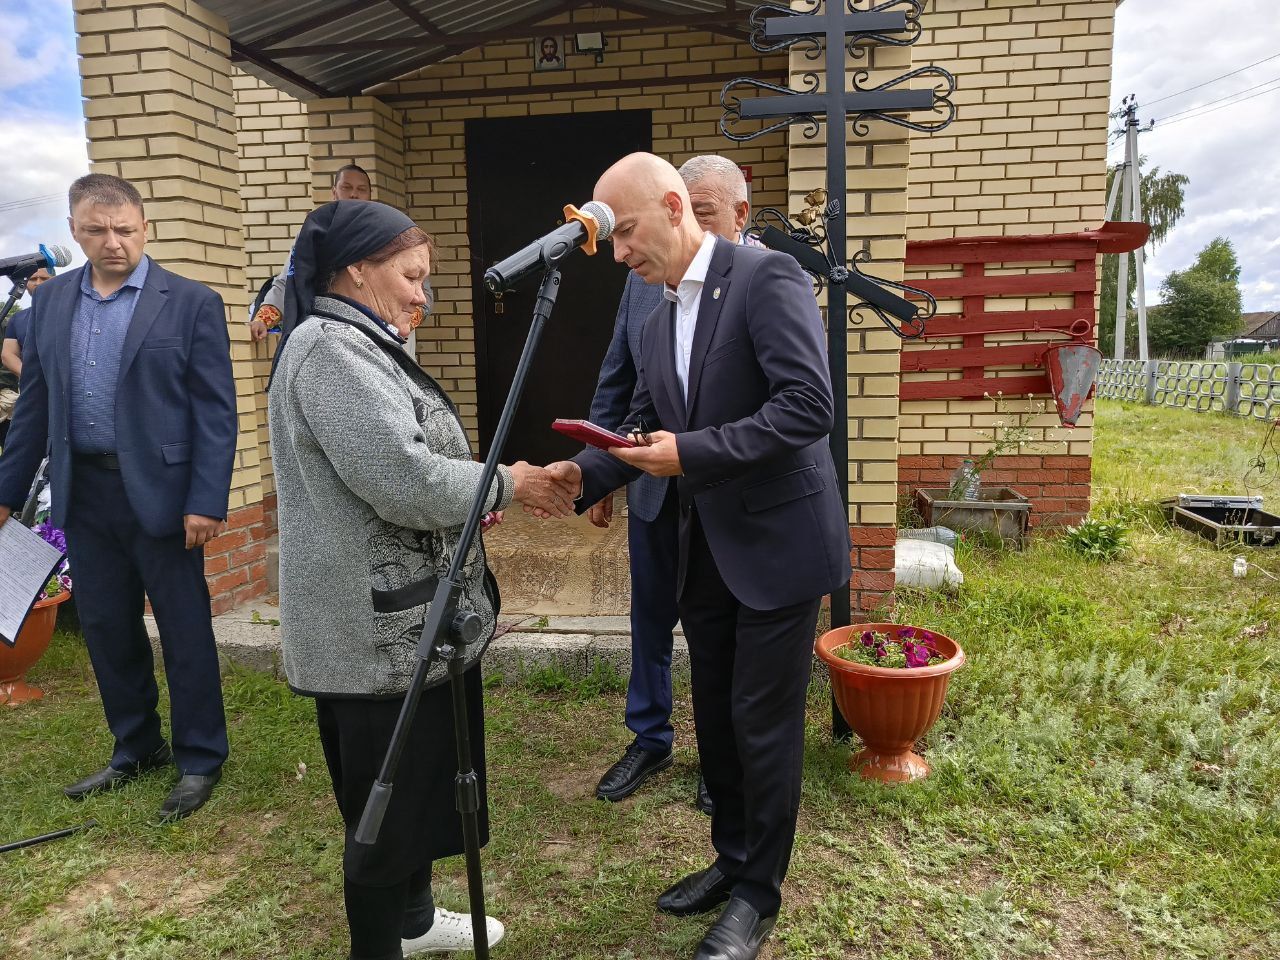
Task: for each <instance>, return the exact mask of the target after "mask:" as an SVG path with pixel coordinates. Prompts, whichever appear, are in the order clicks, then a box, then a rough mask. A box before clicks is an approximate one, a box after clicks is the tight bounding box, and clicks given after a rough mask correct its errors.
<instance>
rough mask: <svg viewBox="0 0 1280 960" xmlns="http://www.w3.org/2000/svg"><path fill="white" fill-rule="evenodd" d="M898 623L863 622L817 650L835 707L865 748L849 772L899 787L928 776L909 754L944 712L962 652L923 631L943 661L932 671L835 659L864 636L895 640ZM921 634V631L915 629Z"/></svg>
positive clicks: (828, 637)
mask: <svg viewBox="0 0 1280 960" xmlns="http://www.w3.org/2000/svg"><path fill="white" fill-rule="evenodd" d="M906 626H907V625H906V624H902V623H863V624H855V625H854V626H851V627H841V628H840V629H838V630H832V631H831V632H829V633H826V634H824V635H823V636H822V637H820V638H819V639H818V642H817V644H816V647H815V649H816V650H817V653H818V656H819V657H821V658H822V661H823V662H824V663H825V664H826V665H827V670H828V672H829V673H830V675H831V690H832V692H833V693H834V694H835V698H836V705H837V706H839V708H840V712H841V713H842V714H844V718H845V720H846V721H847V722H848V724H849V726H850V727H852V728H853V731H854V733H856V734H857V735H858V736H859V737H861V738H862V743H863V746H864V749H863V750H861V751H860V752H858V753H855V754H853V755H852V756H851V757H850V758H849V769H850V770H853V771H855V772H858V773H861V774H862V776H863V778H864V779H867V780H882V781H886V782H901V781H905V780H918V779H920V778H921V777H926V776H928V775H929V765H928V764H927V763H925V762H924V758H922V757H921V756H920V755H919V754H917V753H915V752H913V751H914V747H915V742H916V741H917V740H919V739H920V738H921V737H923V736H924V735H925V734H926V733H927V732H928V731H929V728H930V727H932V726H933V723H934V721H935V720H937V719H938V714H939V713H940V712H941V711H942V700H943V697H945V696H946V695H947V683H948V682H949V681H950V679H951V672H952V671H953V670H955V669H957V668H958V667H960V666H961V665H962V664H963V663H964V651H963V650H961V649H960V645H959V644H958V643H956V642H955V641H954V640H952V639H951V638H950V637H946V636H943V635H942V634H940V633H934V632H933V631H932V630H929V631H927V632H928V633H929V634H931V635H932V636H933V639H934V646H935V647H936V648H937V650H938V652H939V653H940V654H942V655H943V656H945V657H946V658H947V659H946V660H945V661H944V662H942V663H939V664H935V665H934V666H932V667H913V668H910V669H896V668H892V667H869V666H865V665H863V664H861V663H854V662H853V661H851V660H845V659H842V658H841V657H837V656H836V655H835V652H834V651H835V650H836V649H837V648H838V647H842V646H844V645H845V644H846V643H851V642H852V643H858V642H859V638H860V637H861V635H862V633H863V631H866V630H874V631H876V632H878V633H884V634H890V635H892V636H895V637H896V636H897V635H898V633H899V632H900V631H901V630H903V629H905V628H906ZM914 629H915V630H916V631H917V632H920V628H919V627H916V628H914Z"/></svg>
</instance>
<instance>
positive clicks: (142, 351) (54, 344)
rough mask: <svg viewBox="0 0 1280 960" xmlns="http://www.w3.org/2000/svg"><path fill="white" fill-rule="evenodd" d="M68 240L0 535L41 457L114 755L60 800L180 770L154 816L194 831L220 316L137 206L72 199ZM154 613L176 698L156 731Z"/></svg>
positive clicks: (206, 788) (0, 488)
mask: <svg viewBox="0 0 1280 960" xmlns="http://www.w3.org/2000/svg"><path fill="white" fill-rule="evenodd" d="M69 201H70V208H71V217H70V218H69V223H70V224H71V234H72V236H73V237H74V239H75V240H76V242H77V243H78V244H79V245H80V247H81V249H82V250H83V251H84V254H85V257H86V258H87V259H88V261H89V262H88V264H87V265H86V266H84V267H82V268H80V269H78V270H72V271H70V272H68V273H65V274H63V275H62V276H60V277H57V278H56V279H54V280H51V281H50V282H49V283H47V284H45V285H44V287H42V288H41V289H40V290H39V291H38V292H37V293H36V295H35V296H34V297H33V298H32V300H33V302H32V307H31V328H30V332H29V334H28V336H27V340H26V343H25V344H24V347H23V354H22V391H21V394H20V396H19V398H18V404H17V407H16V408H15V411H14V418H13V426H12V428H11V430H10V433H9V438H8V444H7V445H6V447H5V449H4V453H3V455H2V456H0V524H3V523H4V522H6V521H7V520H8V519H9V516H10V514H11V512H12V511H13V510H14V509H16V508H18V507H21V506H22V503H23V500H24V499H25V497H26V495H27V491H28V489H29V487H30V485H31V481H32V477H33V476H34V474H35V471H36V468H37V466H38V465H39V463H40V460H41V458H42V457H43V456H44V452H45V448H46V445H47V446H48V448H49V451H50V458H51V459H50V475H51V478H52V484H53V517H52V520H53V523H54V525H56V526H59V527H62V528H63V529H64V530H65V531H66V534H67V550H68V555H69V557H70V561H71V570H72V573H73V575H74V578H75V595H76V608H77V610H78V611H79V614H80V623H81V626H82V627H83V629H84V637H85V643H86V645H87V646H88V648H89V656H90V659H91V661H92V663H93V670H94V674H95V675H96V676H97V680H98V690H99V692H100V693H101V695H102V707H103V711H104V713H105V714H106V718H107V725H108V727H110V729H111V732H112V734H113V735H114V737H115V749H114V751H113V753H112V755H111V761H110V763H109V764H108V765H107V766H106V768H105V769H103V770H100V771H98V772H97V773H94V774H92V775H91V776H89V777H86V778H85V779H83V780H81V781H79V782H77V783H74V784H72V785H70V786H68V787H66V788H65V789H64V791H63V792H64V793H66V795H67V796H68V797H71V798H72V799H77V800H78V799H81V798H82V797H85V796H87V795H89V794H91V793H94V792H96V791H99V790H113V789H116V788H117V787H120V786H122V785H123V784H125V783H127V782H128V781H130V780H133V779H134V778H136V777H138V776H139V775H140V774H142V773H144V772H146V771H148V770H152V769H156V768H160V767H167V766H168V765H169V764H170V763H173V762H176V764H177V767H178V772H179V774H180V777H179V779H178V782H177V785H176V786H175V787H174V788H173V789H172V791H171V792H170V793H169V795H168V797H167V798H166V799H165V801H164V803H163V804H162V805H161V808H160V814H161V816H162V817H163V818H165V819H177V818H179V817H184V816H187V815H188V814H190V813H192V812H193V811H195V810H196V809H198V808H199V807H200V806H201V805H202V804H204V802H205V801H206V800H207V799H208V798H209V794H210V792H211V791H212V790H213V787H214V784H216V783H217V782H218V779H219V777H220V776H221V770H222V764H223V761H225V760H226V757H227V728H226V719H225V716H224V713H223V707H222V689H221V684H220V680H219V674H218V656H217V650H216V649H215V647H214V642H213V626H212V620H211V615H210V608H209V590H208V587H207V585H206V584H205V579H204V544H205V543H206V542H208V541H209V540H210V539H212V538H213V537H215V536H216V535H217V534H218V533H219V532H220V531H221V529H222V527H223V526H224V521H225V519H226V516H227V497H228V493H229V491H230V488H231V469H232V464H233V461H234V459H235V449H236V434H237V422H236V397H235V383H234V381H233V379H232V374H231V356H230V343H229V341H228V338H227V327H226V313H225V311H224V309H223V305H222V299H221V298H220V297H219V296H218V295H217V294H215V293H214V292H213V291H211V290H209V289H208V288H207V287H205V286H203V285H202V284H199V283H195V282H193V281H191V280H186V279H183V278H182V277H179V276H176V275H175V274H172V273H170V272H169V271H167V270H165V269H164V268H163V267H161V266H160V265H159V264H157V263H156V262H155V261H154V260H152V259H151V258H150V257H147V256H145V255H144V254H143V252H142V248H143V245H144V244H145V243H146V232H147V221H146V216H145V214H144V212H143V208H142V197H141V196H140V195H139V194H138V191H137V190H136V189H135V188H134V187H133V185H132V184H130V183H128V182H127V181H124V180H121V179H119V178H118V177H112V176H107V175H105V174H90V175H88V176H86V177H81V178H80V179H79V180H77V181H76V182H75V183H73V184H72V185H71V190H70V194H69ZM144 591H145V596H146V598H148V599H150V601H151V608H152V611H153V612H154V614H155V618H156V624H157V625H158V627H159V629H160V643H161V646H162V647H163V649H164V664H165V676H166V678H167V680H168V683H169V696H170V701H171V705H170V719H171V727H172V737H173V747H172V750H171V749H170V747H169V745H168V744H167V743H166V742H165V740H164V736H163V734H162V733H161V730H160V717H159V715H158V714H157V712H156V705H157V702H158V691H157V688H156V682H155V673H154V669H155V668H154V663H153V660H152V655H151V645H150V643H149V642H148V640H147V634H146V630H145V629H144V627H143V622H142V612H143V603H144Z"/></svg>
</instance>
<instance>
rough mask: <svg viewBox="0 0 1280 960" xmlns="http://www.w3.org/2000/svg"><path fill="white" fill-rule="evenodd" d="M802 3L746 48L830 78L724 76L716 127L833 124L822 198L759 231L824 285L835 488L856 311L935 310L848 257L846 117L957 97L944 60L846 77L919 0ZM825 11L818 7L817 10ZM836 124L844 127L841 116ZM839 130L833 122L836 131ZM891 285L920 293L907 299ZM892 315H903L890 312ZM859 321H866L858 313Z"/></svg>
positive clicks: (764, 7)
mask: <svg viewBox="0 0 1280 960" xmlns="http://www.w3.org/2000/svg"><path fill="white" fill-rule="evenodd" d="M805 2H806V3H807V4H808V8H807V9H801V10H792V9H790V8H789V7H786V6H781V5H779V4H776V3H768V2H766V3H761V4H759V5H757V6H756V8H755V9H754V10H752V12H751V16H750V21H749V22H750V24H751V26H752V32H751V46H752V47H753V48H755V50H757V51H758V52H760V53H770V52H774V51H778V50H787V49H790V48H791V47H793V46H797V45H803V46H804V48H805V49H804V55H805V56H806V58H808V59H809V60H813V61H817V60H818V59H819V58H820V57H822V55H823V52H824V50H825V52H826V64H825V83H823V79H822V78H820V77H819V75H818V73H817V72H815V71H809V72H805V73H803V74H801V78H800V79H801V82H802V83H803V85H804V88H803V89H799V90H797V89H794V88H792V87H784V86H778V85H776V84H772V83H767V82H765V81H763V80H757V79H753V78H750V77H740V78H738V79H735V80H731V81H729V82H728V83H727V84H725V86H724V90H723V91H722V93H721V95H720V105H721V106H722V107H723V108H724V115H723V116H722V117H721V118H720V130H721V132H722V133H723V134H724V135H725V136H726V137H728V138H729V139H731V140H735V141H738V142H743V141H747V140H753V139H755V138H756V137H760V136H764V135H765V134H767V133H772V132H773V131H775V130H780V129H785V128H786V127H788V126H790V125H792V124H802V125H803V126H804V130H803V135H804V136H805V138H806V139H813V138H815V137H816V136H817V135H818V131H819V126H820V120H819V118H820V117H821V118H823V119H825V120H826V122H827V124H828V132H827V158H826V159H827V189H826V194H825V196H820V195H818V194H819V193H820V191H815V192H814V193H811V194H810V195H809V196H808V197H806V198H805V199H806V202H807V203H808V204H809V205H810V206H809V209H808V210H807V211H805V213H803V214H801V215H800V217H799V218H798V220H799V222H798V223H797V222H795V221H793V220H792V218H790V217H788V216H787V215H786V214H785V213H783V212H782V211H779V210H776V209H772V208H770V209H767V210H764V211H761V212H760V213H759V214H758V215H757V217H756V221H755V223H756V225H755V227H754V228H753V230H752V232H753V233H755V234H756V235H758V236H759V237H760V239H761V240H762V241H763V242H764V243H765V244H766V245H767V246H770V247H774V248H776V249H781V250H784V251H785V252H788V253H790V254H792V256H794V257H795V258H796V260H797V261H798V262H799V263H800V266H801V267H803V268H804V269H805V270H806V271H808V272H809V273H810V274H811V275H812V276H813V277H814V278H815V280H816V282H817V284H818V287H819V289H821V287H822V286H823V285H824V284H825V285H827V286H828V294H827V362H828V365H829V368H830V371H831V383H832V387H833V388H834V389H833V391H832V392H833V394H834V399H835V411H834V413H835V426H834V428H833V429H832V431H831V452H832V457H833V459H834V460H835V465H836V476H837V478H838V480H839V484H840V489H841V490H842V491H847V490H848V489H849V465H848V459H849V442H848V431H849V416H848V403H847V389H846V387H845V383H846V381H847V379H848V362H847V352H848V322H849V320H850V319H853V316H854V315H856V313H857V311H860V310H863V309H868V310H870V311H872V312H873V313H875V314H876V315H877V316H878V317H880V319H881V320H883V321H884V323H885V325H886V326H888V328H889V329H890V330H892V331H893V332H894V333H896V334H898V335H899V336H901V337H918V336H920V335H921V334H922V333H924V323H925V320H927V319H928V318H929V317H931V316H933V314H934V313H935V312H936V310H937V303H936V302H935V301H934V299H933V297H931V296H929V295H928V294H927V293H925V292H924V291H923V290H919V289H917V288H915V287H911V286H908V285H907V284H902V283H896V282H893V281H889V280H883V279H879V278H876V277H871V276H868V275H866V274H864V273H862V271H861V270H859V269H858V262H860V261H865V260H866V259H869V254H868V253H867V252H866V251H865V250H864V251H860V252H859V254H857V255H856V256H855V257H854V260H853V261H852V262H851V263H848V262H847V260H846V255H845V237H846V233H847V228H846V225H845V217H844V214H843V211H844V210H845V208H846V202H845V200H846V194H847V185H846V168H845V140H846V137H845V136H844V129H843V128H844V124H845V123H846V122H848V121H850V120H852V123H853V132H854V134H855V135H856V136H859V137H865V136H867V135H868V134H869V133H870V132H871V127H870V121H872V120H882V121H884V122H886V123H892V124H895V125H897V126H900V127H905V128H907V129H908V130H914V131H917V132H920V133H933V132H935V131H938V130H941V129H942V128H943V127H945V126H947V125H948V124H949V123H951V121H952V120H953V119H955V114H956V108H955V104H954V103H952V102H951V99H950V97H951V94H953V93H954V92H955V88H956V83H955V78H954V77H953V76H952V75H951V74H950V73H948V72H947V71H946V70H944V69H942V68H941V67H936V66H927V67H921V68H919V69H917V70H912V71H910V72H908V73H905V74H903V75H901V76H899V77H895V78H894V79H892V80H889V81H888V82H886V83H882V84H880V85H879V86H874V87H868V86H866V85H865V84H866V83H867V82H868V81H869V79H870V76H871V73H870V71H869V70H866V69H859V70H856V71H854V72H853V77H852V89H851V90H850V89H848V88H847V85H846V81H845V56H844V54H845V51H846V50H848V51H849V53H850V55H852V56H853V57H855V58H857V59H863V58H865V57H866V56H867V50H868V49H869V48H870V47H871V46H874V45H877V44H880V45H889V46H910V45H911V44H913V43H915V42H916V41H917V40H918V39H920V34H921V27H920V17H921V15H922V14H923V13H924V0H884V2H880V3H876V2H875V0H867V4H868V6H867V7H866V8H865V9H862V8H860V3H861V0H826V2H825V3H824V0H805ZM820 10H821V11H822V12H819V11H820ZM921 78H929V79H930V80H931V81H932V84H931V85H930V86H928V87H921V88H913V87H912V86H911V82H912V81H913V80H919V79H921ZM746 90H756V91H766V92H768V93H772V94H776V95H775V96H758V97H752V98H747V99H743V98H742V96H741V94H742V92H743V91H746ZM919 110H929V111H932V113H933V114H935V117H934V118H933V119H931V120H926V121H919V122H918V121H915V120H911V119H909V116H908V115H909V114H911V113H913V112H915V111H919ZM770 120H772V121H773V122H772V123H768V124H767V125H766V126H763V127H762V128H760V129H757V130H754V131H752V132H749V133H740V132H738V130H737V127H738V126H739V124H741V123H742V122H744V121H762V122H767V121H770ZM837 124H838V126H837ZM833 129H834V130H835V131H838V132H832V131H833ZM848 289H852V290H853V293H854V295H855V297H856V298H857V301H856V302H855V303H854V304H853V306H852V308H850V307H848V305H847V304H848V300H847V293H846V291H847V290H848ZM894 291H901V292H902V293H908V294H912V295H914V296H915V297H916V298H917V300H918V301H919V302H918V303H912V302H911V301H908V300H906V299H905V298H903V297H901V296H899V295H898V294H897V293H896V292H894ZM895 321H896V322H895ZM854 322H860V320H854ZM849 619H850V610H849V589H848V587H847V586H846V587H845V588H843V589H842V590H840V591H839V592H837V593H836V594H834V595H833V596H832V598H831V625H832V626H833V627H840V626H847V625H848V624H849ZM833 726H834V727H835V728H836V731H835V732H836V733H837V735H842V734H847V732H848V728H847V727H846V726H845V725H844V723H843V719H842V718H841V717H840V716H839V714H838V713H837V712H836V711H834V710H833Z"/></svg>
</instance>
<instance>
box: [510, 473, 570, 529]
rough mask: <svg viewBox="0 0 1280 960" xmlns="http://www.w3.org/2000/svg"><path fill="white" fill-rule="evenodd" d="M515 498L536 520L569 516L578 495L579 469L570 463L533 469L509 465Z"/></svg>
mask: <svg viewBox="0 0 1280 960" xmlns="http://www.w3.org/2000/svg"><path fill="white" fill-rule="evenodd" d="M511 476H512V477H513V478H514V480H515V483H516V492H515V499H516V500H518V501H520V503H521V505H522V506H523V507H524V512H525V513H531V514H533V515H534V516H535V517H538V518H540V519H546V518H548V517H572V516H573V514H574V509H573V504H574V501H576V500H577V499H578V497H580V496H581V495H582V468H580V467H579V466H578V465H577V464H576V463H574V462H573V461H571V460H561V461H559V462H557V463H551V464H548V465H547V466H545V467H535V466H533V465H532V464H529V463H526V462H525V461H523V460H521V461H519V462H518V463H513V464H512V465H511Z"/></svg>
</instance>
